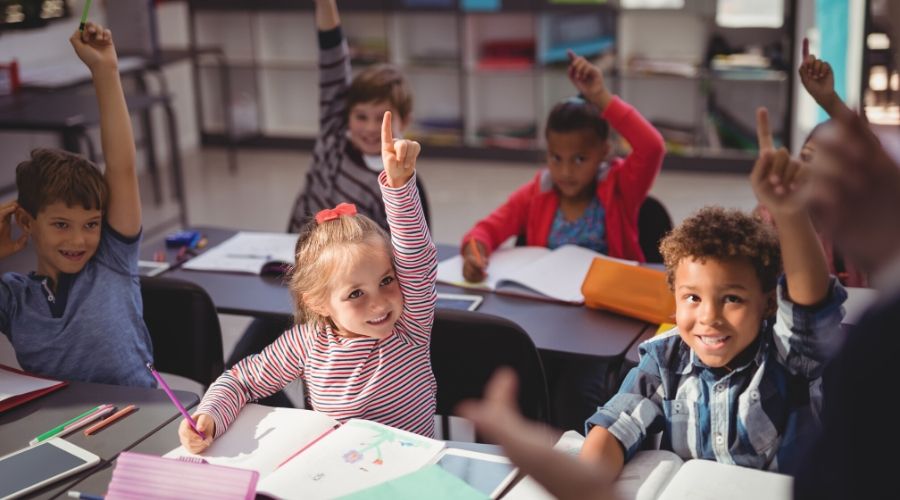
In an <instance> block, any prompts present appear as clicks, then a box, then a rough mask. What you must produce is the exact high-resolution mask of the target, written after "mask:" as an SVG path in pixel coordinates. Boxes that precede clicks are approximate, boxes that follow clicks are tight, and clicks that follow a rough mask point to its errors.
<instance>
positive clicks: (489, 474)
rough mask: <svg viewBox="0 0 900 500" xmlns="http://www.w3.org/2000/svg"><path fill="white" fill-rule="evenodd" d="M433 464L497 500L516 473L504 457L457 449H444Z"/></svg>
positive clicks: (515, 469)
mask: <svg viewBox="0 0 900 500" xmlns="http://www.w3.org/2000/svg"><path fill="white" fill-rule="evenodd" d="M434 463H436V464H437V465H438V466H439V467H441V468H442V469H444V470H445V471H447V472H449V473H450V474H453V475H454V476H456V477H458V478H460V479H462V480H463V481H465V482H466V483H468V484H469V486H471V487H472V488H474V489H476V490H478V491H480V492H481V493H484V494H485V495H488V496H489V497H491V498H498V497H499V496H500V493H503V490H505V489H506V487H507V486H509V483H511V482H512V480H513V479H515V477H516V472H518V469H517V468H516V466H514V465H513V464H512V463H510V461H509V459H507V458H506V457H502V456H500V455H490V454H488V453H479V452H477V451H469V450H461V449H459V448H446V449H444V451H442V452H441V453H440V454H439V455H438V456H437V458H436V459H435V462H434Z"/></svg>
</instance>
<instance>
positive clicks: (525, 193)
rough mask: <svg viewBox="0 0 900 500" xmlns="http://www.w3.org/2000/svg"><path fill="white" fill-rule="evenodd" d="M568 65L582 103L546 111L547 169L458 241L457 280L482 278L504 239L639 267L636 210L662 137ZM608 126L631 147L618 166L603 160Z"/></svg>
mask: <svg viewBox="0 0 900 500" xmlns="http://www.w3.org/2000/svg"><path fill="white" fill-rule="evenodd" d="M569 59H570V64H569V79H570V80H571V81H572V83H573V84H574V85H575V88H576V89H578V91H579V92H580V94H581V95H582V96H583V97H574V98H570V99H567V100H565V101H563V102H560V103H559V104H557V105H556V106H554V107H553V109H552V110H551V111H550V116H549V117H548V118H547V127H546V128H547V136H546V138H547V168H545V169H541V171H539V172H538V173H537V175H536V176H535V177H534V179H533V180H532V181H531V182H529V183H527V184H525V185H524V186H522V187H520V188H519V189H517V190H516V191H515V192H513V194H512V195H510V197H509V199H508V200H507V201H506V203H504V204H503V205H501V206H500V207H499V208H497V209H496V210H494V212H493V213H491V214H490V215H489V216H487V217H486V218H485V219H483V220H481V221H479V222H478V223H477V224H475V227H473V228H472V229H471V230H470V231H469V232H468V233H467V234H466V235H465V236H464V237H463V241H462V254H463V257H464V259H465V264H464V266H463V275H464V276H465V278H466V279H467V280H469V281H476V282H477V281H481V280H483V279H484V277H485V269H486V268H487V262H488V256H489V255H490V253H491V252H492V251H493V250H494V249H496V248H497V247H498V246H500V244H502V243H503V242H504V241H506V240H507V239H508V238H509V237H511V236H524V238H525V243H526V244H527V245H534V246H545V247H548V248H556V247H558V246H562V245H565V244H575V245H579V246H583V247H587V248H591V249H593V250H596V251H599V252H602V253H605V254H608V255H610V256H612V257H621V258H625V259H633V260H638V261H643V260H644V254H643V253H642V252H641V247H640V244H639V243H638V228H637V218H638V211H639V210H640V207H641V204H642V203H643V202H644V198H646V196H647V193H648V192H649V191H650V187H651V186H652V185H653V180H654V179H655V178H656V174H658V173H659V169H660V167H661V165H662V159H663V155H664V154H665V146H664V145H663V140H662V136H660V134H659V132H657V131H656V129H654V128H653V126H652V125H650V123H649V122H647V120H645V119H644V117H643V116H641V115H640V113H638V112H637V110H635V109H634V108H632V107H631V106H629V105H628V104H626V103H625V102H624V101H622V100H621V99H619V98H618V97H617V96H614V95H613V94H612V93H610V91H609V89H607V88H606V85H605V84H604V82H603V74H602V73H601V71H600V68H598V67H596V66H594V65H592V64H591V63H589V62H588V61H587V60H586V59H585V58H583V57H581V56H576V55H575V54H574V53H573V52H572V51H569ZM610 125H611V126H612V127H613V128H614V129H615V130H616V131H617V132H619V133H620V134H621V135H622V136H623V137H624V138H625V139H626V140H627V141H628V142H629V143H630V144H631V148H632V152H631V154H629V155H628V156H627V157H626V158H625V159H622V158H614V159H612V160H606V158H607V155H608V154H609V150H610V144H609V140H608V135H609V126H610ZM470 240H474V243H469V241H470ZM475 247H477V251H478V254H476V250H475Z"/></svg>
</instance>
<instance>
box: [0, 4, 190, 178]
mask: <svg viewBox="0 0 900 500" xmlns="http://www.w3.org/2000/svg"><path fill="white" fill-rule="evenodd" d="M100 5H102V4H100V3H99V2H96V3H94V7H93V11H92V15H91V19H93V20H96V21H97V22H101V23H104V22H105V15H104V12H103V9H102V8H100ZM83 6H84V0H73V1H72V2H71V7H72V12H73V15H72V17H70V18H68V19H64V20H61V21H55V22H52V23H50V24H49V25H48V26H46V27H44V28H41V29H37V30H24V31H14V32H5V33H2V34H0V61H8V60H11V59H13V58H15V59H18V61H19V66H20V67H27V66H29V65H49V64H59V63H68V62H71V61H72V60H75V55H74V53H73V52H72V48H71V46H70V45H69V36H70V35H71V34H72V31H73V30H74V29H75V27H77V26H78V20H79V13H80V12H81V9H82V8H83ZM157 14H158V19H159V25H160V41H161V45H162V46H163V47H166V48H178V47H186V46H187V44H188V30H187V5H186V3H184V2H168V3H162V4H159V5H158V7H157ZM113 36H115V34H113ZM164 74H165V78H166V80H167V81H168V85H169V92H170V93H171V94H172V96H173V99H174V107H175V111H176V115H177V122H178V132H179V138H180V147H181V149H182V150H184V149H189V148H193V147H196V145H197V144H198V143H199V137H198V135H197V125H196V116H195V113H194V91H193V83H192V81H193V80H192V75H191V67H190V63H189V62H188V61H184V62H180V63H177V64H172V65H170V66H167V67H166V68H165V71H164ZM150 87H151V91H157V90H158V85H157V84H156V82H155V81H154V79H152V78H151V79H150ZM153 121H154V137H155V139H156V149H157V158H158V161H159V162H160V165H162V166H164V165H165V163H164V162H167V161H168V158H169V147H168V143H167V142H166V137H167V136H166V133H165V131H166V129H165V128H164V126H163V125H164V123H165V122H164V115H163V113H162V111H161V110H157V111H155V112H154V113H153ZM137 125H138V123H137V122H135V123H134V128H135V134H136V135H137V136H138V141H140V135H141V134H142V132H141V130H140V127H138V126H137ZM93 136H94V142H95V144H96V146H97V148H98V149H99V145H100V138H99V134H98V133H97V131H94V133H93ZM48 146H49V147H58V146H59V140H58V136H57V135H56V134H44V133H40V134H36V133H14V132H5V131H4V132H0V151H2V152H3V154H2V155H0V185H8V184H12V183H14V182H15V166H16V165H17V164H18V163H19V161H21V160H22V159H24V158H26V157H27V156H28V153H29V151H31V150H32V149H34V148H37V147H48ZM142 162H143V156H142V155H141V154H140V151H139V153H138V168H142V167H143V165H142Z"/></svg>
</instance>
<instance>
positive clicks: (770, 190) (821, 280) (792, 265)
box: [750, 108, 830, 306]
mask: <svg viewBox="0 0 900 500" xmlns="http://www.w3.org/2000/svg"><path fill="white" fill-rule="evenodd" d="M756 120H757V121H756V127H757V135H758V139H759V148H760V153H759V158H758V159H757V161H756V164H755V165H754V166H753V171H752V173H751V174H750V184H751V186H752V187H753V192H754V194H755V195H756V199H757V200H758V201H759V202H760V203H761V204H762V205H763V206H765V207H766V208H767V209H768V211H769V213H771V214H772V218H773V219H774V221H775V227H776V228H777V230H778V240H779V242H780V244H781V258H782V261H783V263H784V275H785V279H786V281H787V290H788V296H789V298H790V300H791V302H793V303H794V304H797V305H800V306H812V305H816V304H819V303H820V302H822V301H823V300H824V299H825V298H826V297H827V296H828V290H829V282H830V280H829V275H828V264H827V263H826V259H825V251H824V250H823V249H822V244H821V242H820V241H819V237H818V236H817V235H816V231H815V229H814V228H813V225H812V220H810V217H809V213H808V211H807V210H806V208H805V206H804V200H803V199H802V195H801V193H800V190H799V186H800V184H801V183H802V181H803V176H804V172H803V169H802V166H801V164H800V162H798V161H797V160H795V159H793V158H791V155H790V153H788V151H787V149H785V148H781V149H779V150H775V149H774V146H773V140H772V133H771V131H770V129H769V115H768V111H766V109H765V108H759V109H758V110H757V114H756Z"/></svg>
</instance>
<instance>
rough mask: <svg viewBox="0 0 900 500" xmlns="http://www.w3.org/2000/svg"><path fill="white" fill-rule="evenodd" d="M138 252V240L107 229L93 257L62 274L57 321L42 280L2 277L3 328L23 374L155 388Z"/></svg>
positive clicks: (0, 325) (0, 312) (0, 318)
mask: <svg viewBox="0 0 900 500" xmlns="http://www.w3.org/2000/svg"><path fill="white" fill-rule="evenodd" d="M139 247H140V237H137V238H134V239H129V238H125V237H123V236H121V235H119V234H118V233H116V232H115V231H114V230H113V229H112V228H110V227H109V226H107V225H106V224H104V226H103V232H102V235H101V237H100V245H99V247H98V248H97V253H96V254H94V256H93V257H92V258H91V260H90V261H88V263H87V264H86V265H85V266H84V269H82V270H81V271H80V272H79V273H77V274H75V275H70V276H67V277H66V278H67V280H68V281H69V287H68V294H66V295H67V296H66V297H65V309H64V310H63V311H61V313H62V314H60V315H59V316H58V317H54V316H55V315H54V314H53V312H52V311H51V308H50V302H49V301H48V300H47V294H46V293H45V291H44V289H43V288H42V287H43V284H42V281H43V280H42V279H40V278H39V277H36V276H24V275H21V274H18V273H6V274H4V275H3V277H2V279H0V331H2V332H3V333H4V334H5V335H6V336H7V337H8V338H9V340H10V342H11V343H12V345H13V348H14V349H15V351H16V359H17V360H18V361H19V364H20V365H22V368H23V369H25V370H27V371H29V372H33V373H37V374H41V375H45V376H48V377H52V378H56V379H60V380H78V381H85V382H99V383H105V384H116V385H129V386H138V387H155V385H156V384H155V381H154V379H153V377H152V375H150V373H149V371H148V370H147V368H146V367H145V365H146V363H148V362H150V361H153V354H152V350H153V348H152V343H151V341H150V333H149V332H148V331H147V327H146V325H145V324H144V320H143V304H142V302H141V287H140V281H139V280H138V270H137V261H138V250H139ZM61 281H62V280H61Z"/></svg>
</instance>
